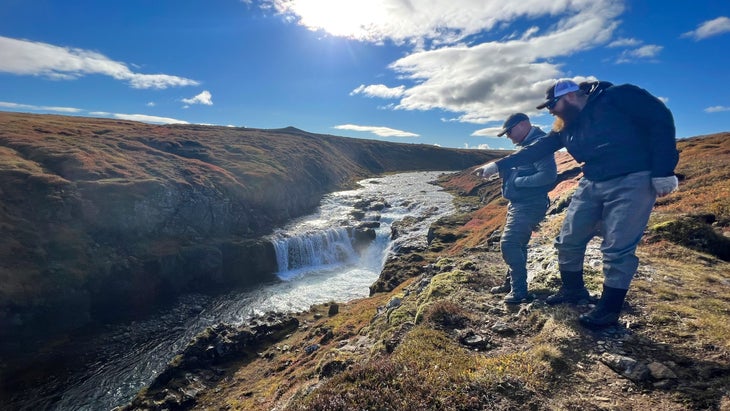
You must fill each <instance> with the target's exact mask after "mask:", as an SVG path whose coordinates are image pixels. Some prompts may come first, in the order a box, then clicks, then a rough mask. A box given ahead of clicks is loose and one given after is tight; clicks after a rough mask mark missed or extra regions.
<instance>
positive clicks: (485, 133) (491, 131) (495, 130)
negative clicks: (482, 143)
mask: <svg viewBox="0 0 730 411" xmlns="http://www.w3.org/2000/svg"><path fill="white" fill-rule="evenodd" d="M501 131H502V127H487V128H482V129H479V130H477V131H475V132H473V133H471V135H472V136H474V137H498V136H497V134H499V133H500V132H501Z"/></svg>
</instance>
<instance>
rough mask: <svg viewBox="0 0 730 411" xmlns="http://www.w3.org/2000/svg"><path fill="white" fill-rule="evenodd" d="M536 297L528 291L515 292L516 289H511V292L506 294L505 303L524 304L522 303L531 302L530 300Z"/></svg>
mask: <svg viewBox="0 0 730 411" xmlns="http://www.w3.org/2000/svg"><path fill="white" fill-rule="evenodd" d="M534 299H535V295H534V294H530V293H528V292H527V291H523V292H517V293H516V292H515V291H514V290H512V291H510V292H509V294H507V295H505V296H504V303H505V304H522V303H529V302H530V301H532V300H534Z"/></svg>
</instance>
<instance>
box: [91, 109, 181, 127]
mask: <svg viewBox="0 0 730 411" xmlns="http://www.w3.org/2000/svg"><path fill="white" fill-rule="evenodd" d="M89 114H90V115H92V116H96V117H111V118H118V119H120V120H130V121H140V122H142V123H154V124H190V123H188V122H187V121H183V120H178V119H176V118H169V117H158V116H149V115H147V114H122V113H107V112H105V111H92V112H89Z"/></svg>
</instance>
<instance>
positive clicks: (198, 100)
mask: <svg viewBox="0 0 730 411" xmlns="http://www.w3.org/2000/svg"><path fill="white" fill-rule="evenodd" d="M212 97H213V96H212V95H211V94H210V92H209V91H208V90H204V91H203V92H202V93H200V94H198V95H197V96H195V97H193V98H184V99H182V101H183V103H185V104H204V105H206V106H212V105H213V101H212V100H211V98H212Z"/></svg>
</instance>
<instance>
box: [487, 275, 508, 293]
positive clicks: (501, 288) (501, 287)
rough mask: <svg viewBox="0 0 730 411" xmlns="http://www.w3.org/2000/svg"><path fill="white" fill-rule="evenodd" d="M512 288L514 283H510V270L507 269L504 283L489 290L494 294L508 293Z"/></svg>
mask: <svg viewBox="0 0 730 411" xmlns="http://www.w3.org/2000/svg"><path fill="white" fill-rule="evenodd" d="M511 290H512V285H510V275H509V271H507V274H505V276H504V283H502V285H498V286H496V287H492V288H491V289H489V292H490V293H492V294H507V293H508V292H510V291H511Z"/></svg>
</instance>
